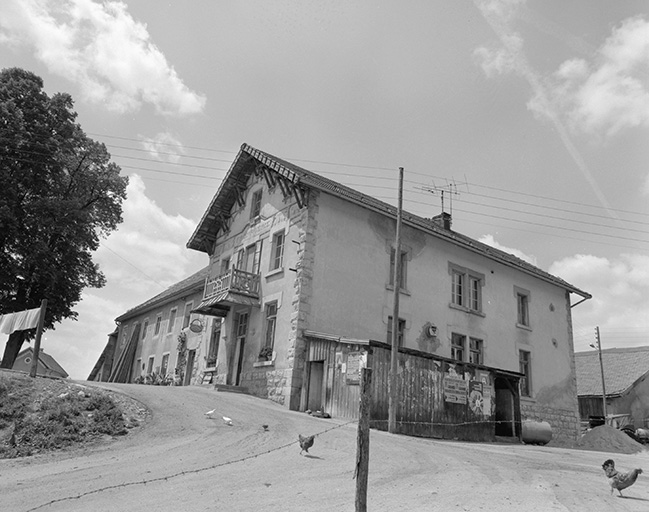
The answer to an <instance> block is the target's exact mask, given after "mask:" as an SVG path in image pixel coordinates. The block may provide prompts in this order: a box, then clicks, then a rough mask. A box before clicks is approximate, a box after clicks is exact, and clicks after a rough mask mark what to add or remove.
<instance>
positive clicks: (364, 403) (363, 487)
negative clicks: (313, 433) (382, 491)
mask: <svg viewBox="0 0 649 512" xmlns="http://www.w3.org/2000/svg"><path fill="white" fill-rule="evenodd" d="M371 384H372V370H371V369H370V368H361V398H360V404H359V412H358V434H357V438H356V471H355V472H354V477H355V478H356V500H355V510H356V512H367V480H368V476H369V464H370V401H371V393H372V390H371Z"/></svg>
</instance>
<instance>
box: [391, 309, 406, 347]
mask: <svg viewBox="0 0 649 512" xmlns="http://www.w3.org/2000/svg"><path fill="white" fill-rule="evenodd" d="M397 330H398V331H399V332H398V334H397V346H399V347H403V346H404V343H405V340H406V319H405V318H401V317H399V322H398V324H397ZM386 335H387V338H388V341H387V343H388V344H389V345H391V344H392V316H388V330H387V333H386Z"/></svg>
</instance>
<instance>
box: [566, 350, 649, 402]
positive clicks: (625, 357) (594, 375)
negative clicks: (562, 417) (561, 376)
mask: <svg viewBox="0 0 649 512" xmlns="http://www.w3.org/2000/svg"><path fill="white" fill-rule="evenodd" d="M602 361H603V363H604V382H605V384H606V395H607V396H610V395H621V394H623V393H624V392H626V391H628V390H629V389H630V388H631V387H632V386H633V385H634V384H635V382H636V381H637V380H638V379H640V378H641V377H642V376H644V375H646V374H647V373H649V347H633V348H610V349H605V350H602ZM575 367H576V373H577V396H602V371H601V368H600V364H599V353H598V352H597V351H596V350H593V351H588V352H577V353H576V354H575Z"/></svg>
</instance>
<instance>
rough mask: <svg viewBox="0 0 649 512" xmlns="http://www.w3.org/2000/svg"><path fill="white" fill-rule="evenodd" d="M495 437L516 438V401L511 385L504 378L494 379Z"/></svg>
mask: <svg viewBox="0 0 649 512" xmlns="http://www.w3.org/2000/svg"><path fill="white" fill-rule="evenodd" d="M495 388H496V435H497V436H504V437H514V436H516V416H517V415H516V400H515V395H514V389H513V384H512V383H511V382H510V381H509V380H508V379H507V378H505V377H496V381H495Z"/></svg>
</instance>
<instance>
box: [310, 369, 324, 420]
mask: <svg viewBox="0 0 649 512" xmlns="http://www.w3.org/2000/svg"><path fill="white" fill-rule="evenodd" d="M323 379H324V361H311V362H310V363H309V396H308V398H307V403H306V408H307V409H309V410H311V411H321V410H322V383H323Z"/></svg>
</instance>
